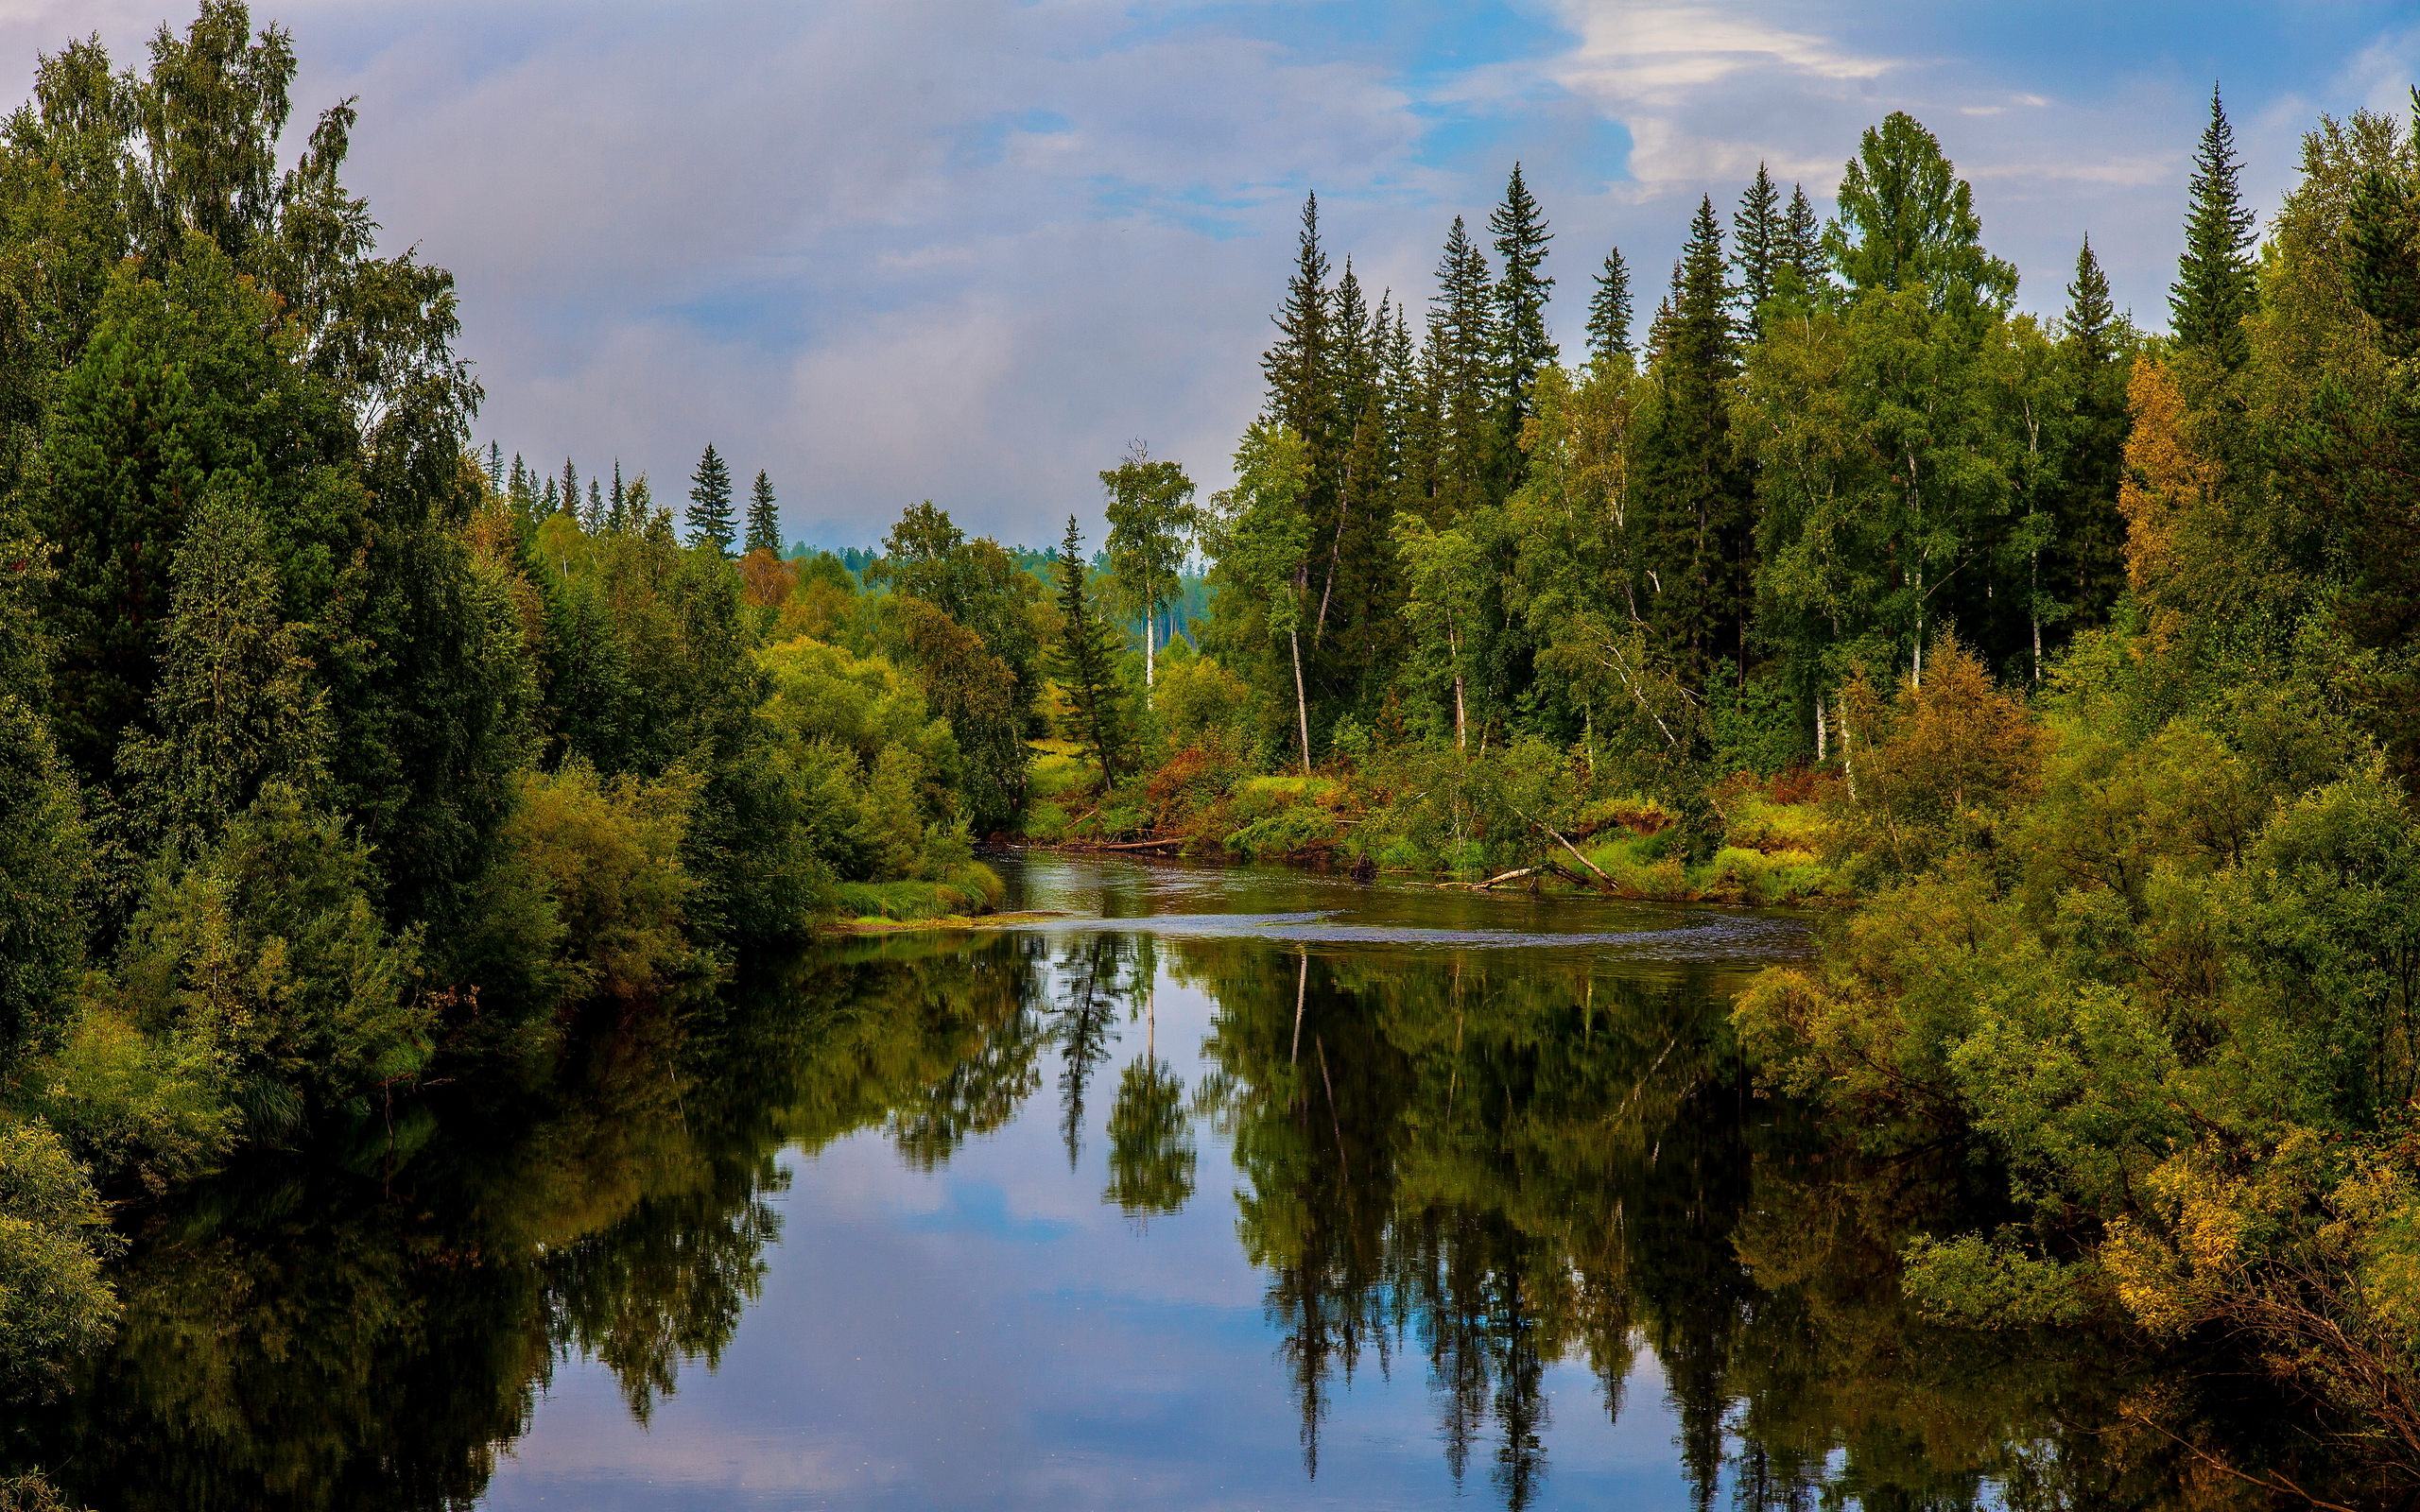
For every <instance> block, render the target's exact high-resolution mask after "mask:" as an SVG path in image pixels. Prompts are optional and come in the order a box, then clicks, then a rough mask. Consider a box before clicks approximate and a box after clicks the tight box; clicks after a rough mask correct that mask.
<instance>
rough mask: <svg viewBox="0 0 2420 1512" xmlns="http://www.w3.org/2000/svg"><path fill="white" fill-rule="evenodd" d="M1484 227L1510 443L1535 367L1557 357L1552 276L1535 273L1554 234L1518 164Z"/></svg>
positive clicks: (1525, 413)
mask: <svg viewBox="0 0 2420 1512" xmlns="http://www.w3.org/2000/svg"><path fill="white" fill-rule="evenodd" d="M1487 229H1488V230H1489V231H1490V232H1494V233H1495V251H1496V255H1497V256H1498V257H1500V258H1502V259H1503V272H1502V273H1501V274H1499V275H1498V276H1497V278H1496V281H1495V331H1496V341H1497V343H1498V351H1497V357H1496V362H1497V367H1498V370H1499V372H1500V373H1501V376H1502V383H1503V385H1504V400H1505V420H1504V422H1503V425H1504V437H1505V438H1506V439H1507V440H1508V441H1509V440H1513V439H1515V438H1518V437H1519V436H1520V434H1521V422H1522V421H1525V420H1527V419H1528V418H1529V416H1530V409H1531V408H1532V407H1534V406H1533V403H1532V400H1531V398H1530V393H1531V390H1532V389H1534V388H1535V387H1537V381H1538V369H1541V368H1545V367H1547V366H1548V365H1549V364H1551V363H1552V362H1553V361H1554V360H1555V357H1556V355H1557V353H1556V351H1555V345H1554V342H1553V341H1551V340H1550V339H1548V338H1547V297H1548V296H1549V295H1551V294H1552V293H1553V292H1554V280H1553V279H1550V278H1547V277H1545V276H1543V275H1542V274H1540V273H1539V271H1538V268H1539V266H1540V265H1541V264H1543V263H1545V261H1546V259H1547V243H1548V242H1550V241H1552V240H1553V239H1554V233H1553V232H1549V231H1547V220H1546V216H1545V215H1542V214H1541V213H1540V212H1539V210H1538V202H1537V200H1536V199H1534V198H1531V197H1530V187H1529V185H1528V184H1526V183H1523V182H1522V181H1521V165H1520V164H1519V163H1514V164H1513V177H1512V179H1511V180H1509V181H1508V182H1507V183H1506V184H1505V186H1504V202H1503V203H1502V204H1500V205H1498V206H1496V207H1495V212H1494V213H1493V214H1492V215H1489V216H1488V217H1487ZM1517 465H1518V460H1517V457H1516V458H1515V466H1516V467H1517Z"/></svg>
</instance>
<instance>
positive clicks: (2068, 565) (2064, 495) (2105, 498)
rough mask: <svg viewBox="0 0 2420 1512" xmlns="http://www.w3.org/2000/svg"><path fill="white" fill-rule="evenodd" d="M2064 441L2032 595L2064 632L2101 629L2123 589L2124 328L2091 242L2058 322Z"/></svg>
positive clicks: (2079, 262)
mask: <svg viewBox="0 0 2420 1512" xmlns="http://www.w3.org/2000/svg"><path fill="white" fill-rule="evenodd" d="M2059 325H2060V330H2059V357H2060V365H2061V368H2062V369H2063V373H2064V377H2065V380H2066V402H2067V436H2066V445H2065V449H2064V450H2065V455H2064V456H2063V457H2062V459H2061V467H2060V469H2059V472H2060V492H2059V499H2060V504H2059V510H2058V520H2057V530H2056V533H2055V535H2054V536H2053V538H2052V541H2051V545H2050V547H2049V548H2048V553H2047V560H2046V565H2045V568H2044V571H2045V573H2046V575H2047V576H2048V577H2049V579H2050V581H2049V582H2048V584H2047V585H2046V587H2044V588H2043V589H2041V590H2039V591H2041V592H2048V593H2055V594H2056V595H2057V596H2058V597H2059V599H2060V601H2061V602H2062V603H2063V605H2064V607H2065V610H2066V616H2067V619H2066V623H2067V624H2068V626H2069V627H2071V628H2086V627H2092V626H2095V625H2099V624H2100V623H2102V622H2103V621H2104V620H2106V619H2107V618H2108V615H2109V610H2110V609H2111V607H2112V606H2113V605H2115V604H2116V603H2117V601H2118V594H2120V593H2123V592H2124V591H2125V588H2126V556H2125V546H2126V522H2125V517H2124V516H2123V515H2121V514H2119V513H2118V481H2119V479H2120V477H2121V476H2122V474H2123V472H2124V470H2125V462H2126V431H2127V417H2126V369H2127V368H2128V366H2129V364H2128V363H2127V361H2126V352H2125V350H2124V348H2123V338H2124V336H2125V335H2126V328H2125V326H2124V324H2123V322H2122V321H2121V320H2120V319H2119V318H2118V313H2117V309H2116V307H2115V306H2114V305H2113V304H2112V303H2111V302H2110V298H2109V280H2108V278H2107V277H2106V276H2105V275H2103V274H2102V272H2101V270H2100V259H2099V258H2097V257H2095V256H2094V255H2093V251H2092V238H2091V237H2089V236H2087V237H2085V238H2084V242H2083V247H2082V248H2081V249H2078V251H2077V252H2076V276H2075V282H2073V283H2069V284H2068V285H2067V309H2066V315H2065V317H2064V318H2062V319H2061V320H2060V322H2059Z"/></svg>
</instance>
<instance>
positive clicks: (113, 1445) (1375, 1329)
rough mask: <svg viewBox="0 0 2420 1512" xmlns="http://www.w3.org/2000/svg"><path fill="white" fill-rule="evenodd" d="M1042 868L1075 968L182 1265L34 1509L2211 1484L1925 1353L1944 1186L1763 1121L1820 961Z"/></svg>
mask: <svg viewBox="0 0 2420 1512" xmlns="http://www.w3.org/2000/svg"><path fill="white" fill-rule="evenodd" d="M1003 867H1004V870H1005V871H1006V873H1007V874H1008V875H1009V876H1010V877H1011V885H1012V887H1013V889H1014V890H1015V892H1016V894H1017V896H1016V897H1015V898H1014V899H1012V902H1013V903H1014V905H1015V906H1018V907H1021V908H1028V909H1049V910H1057V911H1062V912H1063V913H1065V914H1067V915H1068V916H1070V917H1068V918H1066V919H1063V920H1057V921H1053V922H1050V923H1047V924H1044V925H1039V926H1034V927H1029V928H1020V929H1016V930H1010V931H994V932H985V933H972V934H963V935H952V936H933V935H913V936H889V937H880V938H859V939H852V940H848V941H844V942H838V943H834V944H832V945H829V946H827V947H823V948H821V949H819V950H817V951H815V952H812V953H810V954H807V955H806V956H804V957H803V958H801V959H799V960H797V961H795V962H791V963H787V965H786V966H785V967H783V968H782V969H781V970H778V971H774V970H769V969H768V970H765V971H760V972H758V973H757V974H756V976H754V977H752V979H750V980H748V981H746V982H743V983H742V984H740V986H739V987H737V988H735V989H734V990H733V991H731V992H729V993H726V994H723V995H722V996H721V997H719V998H718V999H717V1000H715V1001H713V1002H708V1003H701V1004H699V1005H692V1006H691V1007H690V1008H689V1009H687V1010H686V1011H685V1012H682V1013H669V1012H651V1013H631V1014H628V1015H626V1016H625V1017H623V1018H622V1019H620V1020H619V1021H614V1020H613V1019H611V1018H608V1019H607V1020H605V1021H601V1022H599V1023H598V1024H596V1025H593V1026H592V1028H594V1029H595V1030H596V1037H595V1041H594V1042H595V1044H596V1048H595V1050H594V1051H593V1052H592V1053H590V1054H588V1055H587V1056H585V1057H583V1058H582V1059H581V1060H580V1061H579V1063H578V1064H576V1065H574V1066H572V1067H569V1068H566V1069H565V1070H563V1071H562V1072H561V1073H560V1074H555V1075H554V1076H552V1077H551V1078H550V1079H548V1080H547V1081H546V1082H545V1083H544V1084H543V1085H537V1086H532V1087H528V1088H525V1089H515V1090H513V1091H511V1092H510V1093H509V1094H501V1093H498V1092H496V1091H493V1090H492V1089H484V1088H482V1089H471V1088H461V1089H439V1090H437V1091H434V1092H433V1093H432V1094H431V1097H430V1099H429V1100H428V1101H427V1102H426V1103H425V1104H424V1105H422V1106H419V1107H415V1108H412V1109H411V1110H410V1111H408V1112H399V1113H397V1114H396V1115H395V1116H394V1118H393V1119H392V1120H391V1121H389V1120H388V1119H386V1118H384V1117H381V1118H376V1119H372V1120H371V1121H370V1122H369V1123H367V1124H365V1125H362V1126H361V1127H360V1128H359V1129H357V1130H355V1131H354V1133H353V1134H352V1135H351V1136H349V1137H348V1138H346V1139H342V1140H332V1141H330V1142H328V1143H326V1144H325V1145H324V1146H322V1147H320V1148H315V1149H312V1150H307V1151H298V1152H290V1153H288V1154H285V1155H282V1156H277V1157H273V1158H262V1159H259V1160H251V1161H248V1162H247V1163H246V1165H245V1166H244V1167H243V1168H241V1169H239V1170H237V1171H235V1172H232V1173H230V1174H229V1175H228V1176H227V1177H224V1178H223V1179H221V1180H218V1181H216V1182H214V1183H212V1184H211V1185H210V1186H208V1187H207V1188H205V1189H203V1190H201V1191H199V1192H198V1193H196V1194H191V1195H190V1196H188V1197H184V1198H181V1199H179V1200H178V1201H176V1202H174V1203H172V1204H170V1205H169V1206H167V1207H166V1208H164V1209H162V1210H160V1211H156V1212H152V1213H150V1214H148V1215H147V1216H146V1217H145V1218H144V1219H143V1221H142V1223H141V1226H140V1229H139V1231H137V1232H136V1233H135V1234H134V1235H133V1236H132V1237H133V1239H134V1245H133V1247H132V1250H131V1252H130V1255H129V1257H128V1259H127V1261H126V1262H125V1263H124V1264H123V1265H122V1266H121V1268H120V1280H121V1286H122V1290H123V1293H124V1296H125V1298H126V1302H127V1318H126V1323H125V1328H124V1330H123V1331H122V1333H121V1338H120V1341H119V1346H118V1349H117V1351H116V1353H115V1354H114V1355H113V1356H112V1358H111V1359H110V1360H109V1361H107V1362H104V1363H103V1364H102V1365H101V1366H98V1367H97V1368H96V1369H95V1372H94V1374H93V1376H92V1378H91V1379H89V1380H88V1381H86V1382H85V1383H83V1384H82V1385H81V1387H80V1388H79V1390H78V1393H77V1395H76V1397H75V1398H74V1399H72V1400H69V1401H67V1402H65V1403H61V1404H57V1405H54V1406H53V1407H51V1408H49V1409H46V1410H43V1411H40V1412H36V1413H31V1414H27V1415H26V1416H25V1417H23V1418H22V1419H21V1420H20V1421H18V1422H17V1423H16V1424H15V1425H14V1429H13V1435H12V1436H11V1438H10V1439H9V1441H8V1449H9V1454H10V1456H11V1457H12V1458H13V1459H15V1460H17V1461H21V1462H24V1463H35V1464H42V1465H45V1466H48V1467H50V1468H51V1469H52V1472H53V1474H54V1477H55V1478H56V1479H58V1480H60V1481H61V1482H62V1483H63V1484H65V1485H67V1486H70V1487H71V1488H72V1489H73V1490H74V1491H75V1492H76V1493H77V1494H78V1496H80V1497H81V1498H83V1499H84V1500H86V1501H88V1502H90V1503H92V1504H94V1505H95V1506H96V1507H101V1508H116V1507H143V1508H151V1507H159V1508H180V1509H182V1508H201V1507H330V1508H337V1507H345V1508H350V1507H407V1506H408V1507H434V1506H441V1505H471V1504H475V1505H478V1506H482V1507H490V1508H495V1509H498V1512H504V1509H521V1508H533V1507H549V1508H552V1507H583V1508H704V1507H717V1508H719V1507H848V1506H869V1505H880V1506H901V1507H986V1508H990V1507H1028V1506H1030V1507H1054V1508H1057V1507H1096V1506H1098V1507H1109V1506H1121V1507H1122V1506H1167V1507H1292V1506H1311V1505H1322V1506H1324V1505H1340V1506H1356V1507H1385V1506H1429V1505H1435V1504H1439V1503H1443V1502H1446V1501H1449V1500H1453V1499H1456V1498H1460V1499H1462V1500H1465V1501H1467V1502H1469V1503H1471V1504H1473V1505H1478V1506H1496V1505H1502V1506H1508V1507H1550V1506H1599V1505H1617V1506H1625V1507H1639V1508H1665V1507H1670V1508H1692V1507H1708V1506H1716V1505H1720V1506H1725V1507H1732V1506H1737V1507H1755V1508H1763V1507H1799V1506H1806V1507H1811V1506H1815V1505H1818V1504H1823V1505H1843V1504H1853V1505H1860V1506H1876V1507H1880V1506H1973V1505H1996V1504H2006V1505H2021V1506H2034V1505H2040V1506H2088V1505H2164V1504H2168V1503H2167V1497H2168V1488H2169V1487H2171V1486H2175V1485H2177V1484H2179V1483H2178V1482H2177V1480H2176V1478H2175V1475H2174V1473H2173V1469H2172V1467H2170V1466H2169V1465H2167V1464H2166V1462H2165V1461H2163V1460H2162V1458H2161V1457H2160V1455H2159V1454H2158V1453H2156V1452H2152V1451H2148V1450H2146V1449H2145V1448H2144V1447H2143V1446H2144V1444H2145V1443H2149V1442H2152V1439H2151V1438H2150V1437H2149V1435H2148V1434H2146V1433H2135V1434H2134V1435H2132V1436H2131V1437H2129V1436H2127V1435H2123V1434H2115V1433H2112V1432H2111V1429H2112V1426H2113V1425H2117V1424H2119V1423H2121V1422H2122V1421H2124V1420H2126V1413H2127V1411H2128V1410H2130V1409H2128V1407H2127V1403H2129V1402H2130V1401H2139V1400H2159V1401H2169V1400H2170V1399H2169V1398H2167V1397H2159V1396H2158V1395H2157V1394H2156V1393H2155V1392H2152V1391H2151V1387H2150V1385H2149V1383H2148V1378H2147V1377H2146V1375H2145V1374H2144V1372H2143V1370H2142V1369H2141V1367H2140V1366H2139V1365H2138V1364H2137V1363H2135V1362H2133V1361H2131V1360H2129V1359H2127V1358H2124V1357H2121V1356H2118V1355H2115V1354H2112V1353H2111V1352H2109V1351H2108V1349H2106V1348H2104V1347H2102V1346H2099V1345H2095V1344H2093V1343H2091V1342H2090V1341H2085V1340H2080V1339H2072V1338H2069V1339H2048V1338H2033V1337H2029V1338H2022V1339H2019V1338H2000V1339H1996V1338H1992V1337H1988V1336H1979V1335H1972V1334H1962V1333H1952V1332H1945V1331H1938V1330H1933V1329H1930V1328H1928V1327H1927V1326H1926V1325H1924V1324H1923V1323H1922V1322H1921V1321H1920V1320H1918V1319H1916V1318H1915V1317H1913V1316H1912V1315H1911V1314H1910V1313H1909V1312H1908V1310H1907V1309H1906V1307H1905V1306H1904V1304H1902V1303H1901V1302H1900V1300H1899V1298H1898V1295H1897V1289H1896V1286H1895V1282H1894V1280H1893V1263H1892V1261H1891V1256H1892V1255H1893V1253H1894V1252H1895V1248H1896V1246H1898V1245H1899V1244H1900V1243H1902V1242H1903V1241H1904V1236H1905V1234H1906V1232H1908V1231H1910V1225H1911V1224H1920V1223H1921V1222H1923V1221H1925V1219H1926V1216H1927V1214H1938V1213H1940V1212H1942V1211H1951V1210H1954V1209H1955V1208H1956V1206H1957V1204H1958V1203H1960V1202H1961V1201H1962V1200H1964V1198H1963V1196H1962V1193H1963V1185H1964V1183H1965V1182H1966V1181H1967V1180H1968V1179H1969V1176H1968V1175H1967V1174H1966V1167H1965V1166H1964V1165H1963V1164H1962V1162H1961V1161H1960V1160H1958V1159H1956V1158H1944V1159H1941V1160H1914V1161H1907V1160H1902V1161H1897V1162H1892V1163H1889V1164H1885V1165H1880V1166H1877V1167H1876V1168H1872V1169H1849V1168H1847V1166H1846V1164H1844V1162H1842V1161H1841V1158H1840V1157H1839V1156H1837V1155H1832V1156H1828V1157H1827V1155H1826V1153H1825V1146H1824V1145H1823V1144H1821V1143H1818V1142H1816V1141H1815V1140H1813V1139H1812V1138H1810V1137H1809V1131H1808V1129H1807V1128H1806V1125H1805V1123H1804V1121H1803V1120H1802V1119H1801V1118H1800V1117H1799V1116H1798V1115H1796V1114H1795V1113H1793V1112H1792V1111H1791V1110H1790V1109H1789V1108H1788V1107H1787V1106H1786V1105H1779V1104H1775V1103H1772V1102H1770V1101H1764V1100H1760V1099H1758V1098H1756V1097H1755V1095H1753V1091H1752V1089H1751V1087H1750V1086H1749V1085H1748V1083H1747V1080H1746V1078H1745V1077H1744V1076H1743V1074H1742V1072H1741V1068H1740V1065H1739V1062H1738V1057H1737V1054H1736V1052H1735V1050H1734V1048H1733V1043H1732V1039H1731V1035H1730V1030H1729V1010H1730V1002H1731V996H1732V994H1733V992H1734V991H1735V990H1736V989H1737V988H1738V987H1739V986H1740V984H1741V983H1742V982H1744V981H1745V980H1746V979H1747V977H1748V976H1749V975H1751V974H1752V973H1753V972H1754V971H1756V970H1758V969H1759V968H1761V967H1762V966H1765V965H1767V964H1770V963H1773V962H1779V961H1786V960H1789V959H1792V958H1795V957H1798V956H1801V955H1803V954H1805V952H1806V928H1805V926H1804V923H1803V922H1802V920H1800V919H1796V918H1792V917H1789V916H1785V915H1777V914H1760V913H1752V912H1743V911H1739V910H1735V909H1719V908H1698V907H1667V906H1657V905H1648V904H1634V903H1619V902H1600V901H1595V900H1571V899H1558V900H1552V901H1538V900H1531V899H1528V898H1524V897H1517V896H1515V897H1494V896H1486V897H1476V896H1472V895H1469V894H1458V893H1451V892H1443V891H1439V890H1435V889H1427V888H1418V887H1411V886H1402V885H1379V886H1357V885H1354V884H1352V883H1350V882H1348V881H1344V880H1342V879H1337V878H1325V877H1319V876H1310V875H1305V874H1301V873H1292V872H1272V871H1236V870H1211V869H1203V868H1183V867H1171V866H1162V865H1156V864H1143V863H1126V862H1118V861H1098V862H1096V861H1071V860H1064V859H1043V858H1017V859H1011V860H1010V861H1008V862H1005V863H1003ZM1827 1159H1828V1160H1830V1161H1831V1162H1832V1164H1831V1165H1830V1166H1829V1167H1827V1166H1826V1163H1825V1162H1826V1160H1827ZM2146 1393H2150V1395H2148V1396H2147V1395H2146ZM2162 1410H2169V1409H2167V1408H2163V1409H2162ZM2177 1410H2183V1409H2177ZM2194 1410H2197V1411H2199V1410H2202V1409H2199V1408H2197V1409H2194ZM2204 1479H2207V1478H2206V1477H2205V1478H2204ZM2195 1504H2197V1505H2199V1504H2208V1505H2220V1504H2226V1493H2225V1490H2224V1488H2223V1486H2220V1487H2218V1488H2215V1489H2213V1488H2210V1487H2204V1501H2202V1502H2199V1503H2195Z"/></svg>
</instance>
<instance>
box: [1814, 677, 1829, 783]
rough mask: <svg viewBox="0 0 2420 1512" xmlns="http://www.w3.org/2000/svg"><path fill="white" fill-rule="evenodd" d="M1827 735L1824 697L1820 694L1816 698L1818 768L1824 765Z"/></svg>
mask: <svg viewBox="0 0 2420 1512" xmlns="http://www.w3.org/2000/svg"><path fill="white" fill-rule="evenodd" d="M1826 733H1827V731H1826V730H1824V696H1823V695H1822V694H1820V693H1819V694H1817V695H1816V696H1815V764H1816V765H1818V766H1820V765H1823V764H1824V736H1825V734H1826Z"/></svg>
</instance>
